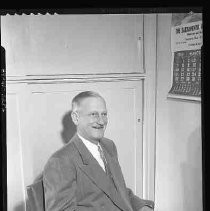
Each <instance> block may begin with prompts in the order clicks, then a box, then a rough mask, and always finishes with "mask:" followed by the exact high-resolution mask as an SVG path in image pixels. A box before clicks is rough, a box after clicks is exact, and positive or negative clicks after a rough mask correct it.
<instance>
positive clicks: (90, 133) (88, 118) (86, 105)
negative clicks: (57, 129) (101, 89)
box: [77, 97, 108, 142]
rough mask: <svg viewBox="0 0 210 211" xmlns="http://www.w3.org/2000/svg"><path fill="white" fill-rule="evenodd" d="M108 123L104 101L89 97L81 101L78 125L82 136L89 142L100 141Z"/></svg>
mask: <svg viewBox="0 0 210 211" xmlns="http://www.w3.org/2000/svg"><path fill="white" fill-rule="evenodd" d="M107 122H108V119H107V110H106V103H105V101H104V100H103V99H101V98H97V97H89V98H85V99H83V100H82V101H81V103H80V106H79V110H78V124H77V131H78V133H79V134H80V135H81V136H83V137H84V138H85V139H87V140H89V141H93V142H97V141H99V140H100V139H101V138H102V137H103V136H104V132H105V129H106V125H107Z"/></svg>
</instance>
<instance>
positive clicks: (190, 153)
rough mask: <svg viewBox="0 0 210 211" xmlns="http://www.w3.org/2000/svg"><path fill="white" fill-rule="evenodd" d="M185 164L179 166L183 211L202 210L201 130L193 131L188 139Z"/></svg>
mask: <svg viewBox="0 0 210 211" xmlns="http://www.w3.org/2000/svg"><path fill="white" fill-rule="evenodd" d="M187 144H188V147H187V151H186V162H184V163H183V164H181V173H182V180H183V197H184V198H183V203H184V204H183V210H191V211H197V210H202V142H201V128H200V127H199V128H197V129H196V130H194V131H193V132H192V133H191V135H190V137H189V139H188V143H187Z"/></svg>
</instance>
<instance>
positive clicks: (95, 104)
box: [80, 97, 106, 109]
mask: <svg viewBox="0 0 210 211" xmlns="http://www.w3.org/2000/svg"><path fill="white" fill-rule="evenodd" d="M80 107H82V108H103V109H106V102H105V100H104V99H103V98H101V97H87V98H84V99H83V100H82V101H80Z"/></svg>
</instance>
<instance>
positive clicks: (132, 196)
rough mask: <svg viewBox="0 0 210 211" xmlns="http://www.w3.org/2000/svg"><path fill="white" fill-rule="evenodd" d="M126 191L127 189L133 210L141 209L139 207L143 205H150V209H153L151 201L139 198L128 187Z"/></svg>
mask: <svg viewBox="0 0 210 211" xmlns="http://www.w3.org/2000/svg"><path fill="white" fill-rule="evenodd" d="M127 191H128V196H129V199H130V202H131V205H132V207H133V209H134V210H136V211H138V210H141V208H143V207H145V206H147V207H150V208H151V209H152V210H153V209H154V202H153V201H151V200H145V199H141V198H139V197H138V196H136V195H135V194H134V193H133V191H132V190H131V189H129V188H127Z"/></svg>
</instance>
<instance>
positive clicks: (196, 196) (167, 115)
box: [155, 14, 202, 211]
mask: <svg viewBox="0 0 210 211" xmlns="http://www.w3.org/2000/svg"><path fill="white" fill-rule="evenodd" d="M170 30H171V14H158V34H157V108H156V109H157V113H156V179H155V203H156V211H168V210H170V211H177V210H179V211H186V210H190V211H200V210H202V169H201V168H202V159H201V157H202V154H201V153H202V152H201V149H202V143H201V104H200V103H196V102H189V101H188V102H186V101H185V102H184V101H180V100H171V99H167V94H168V91H169V90H170V85H171V84H170V80H171V72H170V65H171V51H170V50H171V49H170Z"/></svg>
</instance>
